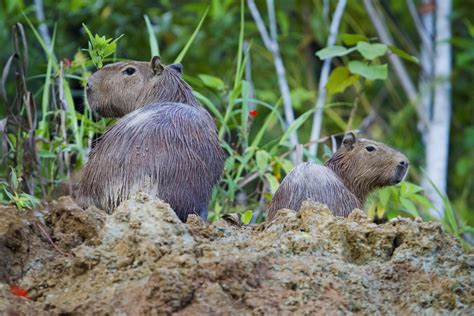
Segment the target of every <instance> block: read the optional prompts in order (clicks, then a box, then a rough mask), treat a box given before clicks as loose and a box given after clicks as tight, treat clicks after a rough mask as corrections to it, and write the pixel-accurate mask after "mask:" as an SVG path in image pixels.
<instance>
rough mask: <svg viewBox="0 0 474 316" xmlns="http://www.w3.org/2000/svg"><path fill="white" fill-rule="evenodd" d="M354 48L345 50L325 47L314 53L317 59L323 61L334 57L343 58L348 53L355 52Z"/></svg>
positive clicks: (342, 47)
mask: <svg viewBox="0 0 474 316" xmlns="http://www.w3.org/2000/svg"><path fill="white" fill-rule="evenodd" d="M355 49H356V48H355V47H353V48H345V47H344V46H338V45H336V46H331V47H326V48H323V49H321V50H319V51H317V52H316V55H317V56H318V57H319V59H321V60H324V59H326V58H332V57H336V56H345V55H347V54H349V53H350V52H353V51H355Z"/></svg>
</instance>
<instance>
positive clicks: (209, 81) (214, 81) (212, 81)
mask: <svg viewBox="0 0 474 316" xmlns="http://www.w3.org/2000/svg"><path fill="white" fill-rule="evenodd" d="M199 79H201V80H202V82H203V83H204V84H205V85H206V86H207V87H209V88H212V89H216V90H218V91H222V90H224V81H222V80H221V79H220V78H217V77H214V76H210V75H204V74H201V75H199Z"/></svg>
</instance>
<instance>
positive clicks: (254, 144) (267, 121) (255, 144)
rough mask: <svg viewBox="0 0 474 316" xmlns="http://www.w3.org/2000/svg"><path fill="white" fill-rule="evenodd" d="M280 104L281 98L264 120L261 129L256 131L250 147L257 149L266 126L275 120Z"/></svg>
mask: <svg viewBox="0 0 474 316" xmlns="http://www.w3.org/2000/svg"><path fill="white" fill-rule="evenodd" d="M280 104H281V98H280V99H279V100H278V103H277V104H276V105H275V107H274V108H273V110H272V112H271V113H270V114H269V115H268V116H267V118H266V119H265V122H264V123H263V125H262V127H260V130H259V131H258V133H257V135H255V138H254V139H253V141H252V144H251V145H250V147H258V145H259V144H260V141H261V140H262V138H263V135H264V134H265V133H266V131H267V128H268V125H270V122H271V121H272V120H273V119H274V118H275V116H276V113H277V112H278V108H279V105H280Z"/></svg>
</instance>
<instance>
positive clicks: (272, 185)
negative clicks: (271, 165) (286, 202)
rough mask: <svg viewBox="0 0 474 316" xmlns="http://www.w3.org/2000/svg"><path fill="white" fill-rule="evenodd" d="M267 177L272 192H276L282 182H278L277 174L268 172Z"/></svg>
mask: <svg viewBox="0 0 474 316" xmlns="http://www.w3.org/2000/svg"><path fill="white" fill-rule="evenodd" d="M265 178H266V179H267V181H268V184H269V186H270V191H271V192H272V194H275V192H276V190H277V189H278V186H279V185H280V183H278V180H277V178H275V176H274V175H273V174H271V173H266V174H265Z"/></svg>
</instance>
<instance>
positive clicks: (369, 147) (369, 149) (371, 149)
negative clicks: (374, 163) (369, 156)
mask: <svg viewBox="0 0 474 316" xmlns="http://www.w3.org/2000/svg"><path fill="white" fill-rule="evenodd" d="M365 150H367V151H368V152H371V151H374V150H375V147H374V146H367V147H365Z"/></svg>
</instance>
